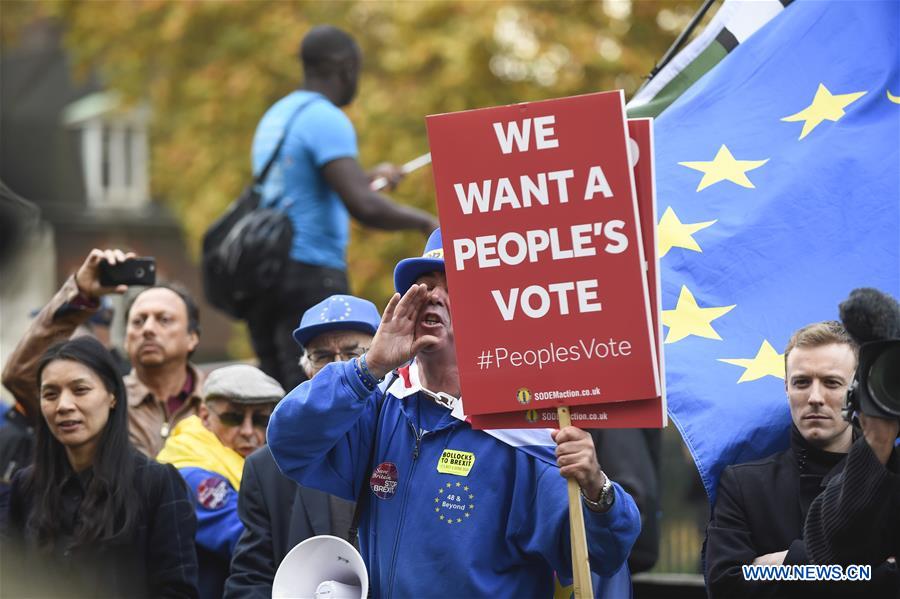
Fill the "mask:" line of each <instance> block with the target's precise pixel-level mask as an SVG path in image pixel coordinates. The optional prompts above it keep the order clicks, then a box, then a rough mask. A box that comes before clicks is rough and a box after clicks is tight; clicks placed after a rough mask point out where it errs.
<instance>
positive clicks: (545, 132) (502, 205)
mask: <svg viewBox="0 0 900 599" xmlns="http://www.w3.org/2000/svg"><path fill="white" fill-rule="evenodd" d="M427 124H428V136H429V142H430V144H431V154H432V160H433V165H434V178H435V187H436V191H437V199H438V210H439V212H440V218H441V225H442V227H441V232H442V236H443V243H444V248H443V249H444V259H445V264H446V271H447V279H448V284H449V288H450V297H451V306H450V309H451V314H452V317H453V326H454V331H455V336H456V352H457V358H458V366H459V372H460V382H461V386H462V392H463V395H464V397H465V398H466V402H465V404H466V411H467V412H468V413H469V414H488V413H496V412H509V411H514V410H520V411H521V410H529V409H536V408H544V407H548V408H549V407H555V406H558V405H571V406H576V405H584V404H596V403H605V402H618V401H629V400H639V399H646V398H653V397H658V396H659V381H658V373H657V362H656V355H655V354H656V351H655V343H654V341H653V335H652V332H651V326H652V324H651V319H650V308H649V299H648V290H647V285H646V281H645V277H644V270H643V262H644V256H643V249H642V247H641V235H640V226H639V220H638V216H637V206H636V200H635V195H634V183H633V180H632V173H631V169H630V168H629V164H628V157H627V150H626V135H625V118H624V104H623V98H622V93H621V92H609V93H600V94H588V95H584V96H577V97H572V98H563V99H560V100H549V101H546V102H536V103H533V104H519V105H514V106H504V107H498V108H488V109H482V110H473V111H467V112H461V113H453V114H445V115H436V116H430V117H428V119H427ZM550 390H553V391H555V393H553V394H551V393H549V391H550ZM560 390H562V392H560ZM585 391H586V392H585Z"/></svg>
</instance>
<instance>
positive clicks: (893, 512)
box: [805, 438, 900, 597]
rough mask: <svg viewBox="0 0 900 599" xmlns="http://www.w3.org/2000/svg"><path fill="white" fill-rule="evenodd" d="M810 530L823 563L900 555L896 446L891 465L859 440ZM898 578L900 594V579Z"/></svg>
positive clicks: (814, 511) (812, 513)
mask: <svg viewBox="0 0 900 599" xmlns="http://www.w3.org/2000/svg"><path fill="white" fill-rule="evenodd" d="M805 534H806V538H807V539H808V545H809V556H810V559H811V560H812V561H814V562H815V563H818V564H841V565H846V564H879V563H881V562H883V561H884V560H885V559H886V558H888V557H892V556H893V557H897V556H900V451H898V450H897V449H894V453H893V454H892V455H891V458H890V459H889V460H888V463H887V467H885V466H883V465H882V464H881V462H879V461H878V458H877V457H876V456H875V453H874V452H873V451H872V449H871V448H870V447H869V444H868V443H867V442H866V440H865V439H864V438H860V439H858V440H857V441H856V443H854V444H853V447H851V448H850V453H849V454H848V456H847V461H846V463H845V465H844V469H843V471H842V472H841V473H840V475H839V476H837V477H835V478H834V480H832V481H831V484H829V485H828V487H827V488H826V489H825V491H823V492H822V494H821V495H819V496H818V497H817V498H816V500H815V501H813V503H812V505H811V506H810V508H809V514H808V515H807V517H806V527H805ZM895 570H896V569H895ZM894 580H895V582H894V584H895V588H896V589H897V592H896V593H895V595H896V596H897V597H900V577H898V576H896V574H895V576H894Z"/></svg>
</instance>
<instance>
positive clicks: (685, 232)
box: [656, 206, 716, 258]
mask: <svg viewBox="0 0 900 599" xmlns="http://www.w3.org/2000/svg"><path fill="white" fill-rule="evenodd" d="M714 224H716V221H714V220H708V221H705V222H702V223H683V222H681V220H679V218H678V215H676V214H675V211H674V210H672V207H671V206H669V207H668V208H666V211H665V212H663V215H662V218H661V219H660V221H659V226H658V227H657V228H656V231H657V236H656V245H657V249H658V251H659V257H660V258H662V257H663V256H665V255H666V254H668V253H669V250H671V249H672V248H685V249H687V250H693V251H695V252H702V251H703V250H701V249H700V246H699V245H697V242H696V241H694V237H693V235H694V233H696V232H697V231H700V230H702V229H705V228H706V227H709V226H711V225H714Z"/></svg>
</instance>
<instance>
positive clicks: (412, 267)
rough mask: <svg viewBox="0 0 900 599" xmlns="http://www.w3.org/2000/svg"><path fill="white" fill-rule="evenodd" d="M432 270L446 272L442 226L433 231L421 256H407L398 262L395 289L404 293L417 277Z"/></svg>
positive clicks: (395, 271) (395, 270)
mask: <svg viewBox="0 0 900 599" xmlns="http://www.w3.org/2000/svg"><path fill="white" fill-rule="evenodd" d="M430 272H444V243H443V241H442V239H441V230H440V228H438V229H435V230H434V231H432V233H431V236H430V237H429V238H428V242H427V243H426V244H425V251H423V252H422V257H421V258H406V259H404V260H401V261H400V262H398V263H397V267H396V268H395V269H394V289H396V290H397V292H398V293H399V294H400V295H403V294H404V293H406V291H407V290H408V289H409V288H410V287H412V286H413V283H415V282H416V279H418V278H419V277H421V276H422V275H425V274H428V273H430Z"/></svg>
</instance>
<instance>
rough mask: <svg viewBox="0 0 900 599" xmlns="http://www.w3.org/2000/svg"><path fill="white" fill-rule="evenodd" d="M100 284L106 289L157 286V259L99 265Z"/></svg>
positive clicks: (140, 259)
mask: <svg viewBox="0 0 900 599" xmlns="http://www.w3.org/2000/svg"><path fill="white" fill-rule="evenodd" d="M99 275H100V277H99V279H100V284H101V285H102V286H104V287H115V286H117V285H143V286H151V285H155V284H156V258H154V257H152V256H144V257H140V258H129V259H128V260H125V261H122V262H116V263H115V264H110V263H109V262H107V261H106V260H103V261H101V262H100V265H99Z"/></svg>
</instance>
